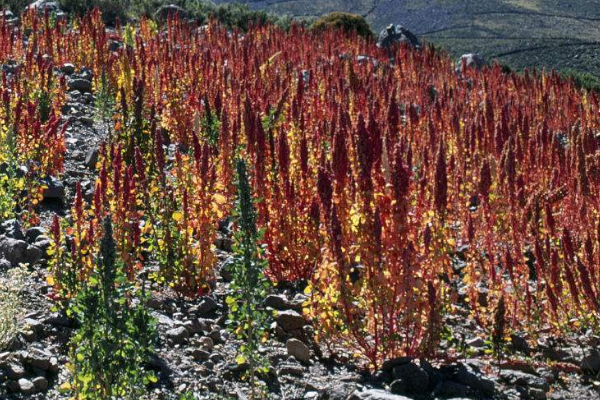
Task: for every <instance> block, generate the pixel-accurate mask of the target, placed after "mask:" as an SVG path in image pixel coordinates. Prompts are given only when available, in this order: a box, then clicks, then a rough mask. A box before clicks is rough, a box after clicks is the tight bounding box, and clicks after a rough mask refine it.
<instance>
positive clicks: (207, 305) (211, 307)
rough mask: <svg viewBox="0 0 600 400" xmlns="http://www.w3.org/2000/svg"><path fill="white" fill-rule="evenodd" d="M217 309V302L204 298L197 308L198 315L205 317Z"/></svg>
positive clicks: (210, 298)
mask: <svg viewBox="0 0 600 400" xmlns="http://www.w3.org/2000/svg"><path fill="white" fill-rule="evenodd" d="M217 307H218V305H217V302H216V301H215V300H214V299H213V298H212V297H204V298H203V299H202V301H200V304H198V307H197V308H196V314H197V315H199V316H204V315H206V314H210V313H211V312H213V311H215V310H216V309H217Z"/></svg>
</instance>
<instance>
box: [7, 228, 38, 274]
mask: <svg viewBox="0 0 600 400" xmlns="http://www.w3.org/2000/svg"><path fill="white" fill-rule="evenodd" d="M42 256H43V253H42V250H40V249H39V248H37V247H35V246H32V245H29V244H27V242H25V241H23V240H16V239H11V238H7V237H4V236H0V258H5V259H6V260H7V261H9V262H10V263H11V264H12V266H13V267H17V266H19V264H29V265H33V264H35V263H36V262H38V261H39V260H40V259H41V258H42Z"/></svg>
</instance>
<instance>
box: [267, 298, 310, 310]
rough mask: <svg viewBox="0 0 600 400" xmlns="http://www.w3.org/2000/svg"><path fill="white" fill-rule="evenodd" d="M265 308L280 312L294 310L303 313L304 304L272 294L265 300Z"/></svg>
mask: <svg viewBox="0 0 600 400" xmlns="http://www.w3.org/2000/svg"><path fill="white" fill-rule="evenodd" d="M265 307H271V308H273V309H275V310H279V311H285V310H294V311H297V312H302V302H297V301H290V300H288V299H287V298H286V297H285V296H283V295H275V294H271V295H269V296H267V298H266V299H265Z"/></svg>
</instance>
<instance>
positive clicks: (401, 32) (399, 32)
mask: <svg viewBox="0 0 600 400" xmlns="http://www.w3.org/2000/svg"><path fill="white" fill-rule="evenodd" d="M397 43H398V44H399V43H405V44H407V45H409V46H410V47H413V48H416V49H419V48H421V42H420V41H419V38H417V37H416V36H415V34H414V33H412V32H411V31H409V30H408V29H406V28H405V27H403V26H402V25H394V24H392V25H389V26H388V27H387V28H385V29H384V30H382V31H381V33H379V40H377V46H378V47H381V48H389V47H391V46H392V45H393V44H397Z"/></svg>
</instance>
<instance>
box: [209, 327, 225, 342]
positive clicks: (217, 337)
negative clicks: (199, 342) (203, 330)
mask: <svg viewBox="0 0 600 400" xmlns="http://www.w3.org/2000/svg"><path fill="white" fill-rule="evenodd" d="M208 336H209V337H210V338H211V339H212V341H213V342H214V343H223V333H222V332H221V331H220V330H218V329H213V330H212V331H211V332H210V333H209V334H208Z"/></svg>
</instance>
